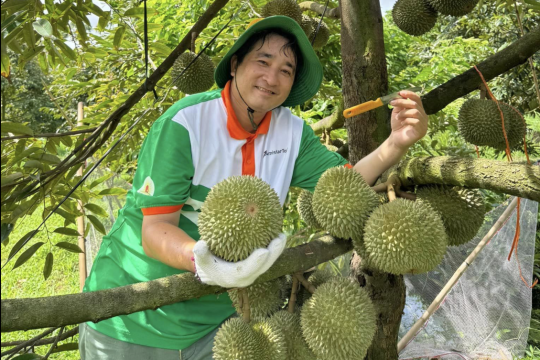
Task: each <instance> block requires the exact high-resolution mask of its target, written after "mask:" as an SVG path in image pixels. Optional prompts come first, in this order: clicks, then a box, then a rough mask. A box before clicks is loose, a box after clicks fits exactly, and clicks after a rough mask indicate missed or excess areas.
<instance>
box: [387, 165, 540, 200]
mask: <svg viewBox="0 0 540 360" xmlns="http://www.w3.org/2000/svg"><path fill="white" fill-rule="evenodd" d="M397 175H398V176H399V179H400V180H401V184H402V186H413V185H422V184H447V185H458V186H465V187H469V188H480V189H487V190H492V191H495V192H499V193H505V194H509V195H515V196H519V197H523V198H527V199H530V200H534V201H540V167H539V166H538V165H527V164H519V163H508V162H504V161H496V160H487V159H473V158H459V157H448V156H439V157H427V158H413V159H410V160H406V161H403V162H401V163H400V164H399V165H398V167H397Z"/></svg>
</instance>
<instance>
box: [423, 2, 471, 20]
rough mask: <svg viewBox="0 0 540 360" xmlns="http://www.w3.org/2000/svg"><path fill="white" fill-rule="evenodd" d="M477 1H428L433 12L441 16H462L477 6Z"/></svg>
mask: <svg viewBox="0 0 540 360" xmlns="http://www.w3.org/2000/svg"><path fill="white" fill-rule="evenodd" d="M478 1H479V0H428V2H429V4H430V5H431V6H433V8H434V9H435V10H437V11H438V12H440V13H441V14H443V15H452V16H463V15H466V14H468V13H470V12H471V11H473V9H474V7H475V6H476V5H477V4H478Z"/></svg>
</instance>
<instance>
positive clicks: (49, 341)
mask: <svg viewBox="0 0 540 360" xmlns="http://www.w3.org/2000/svg"><path fill="white" fill-rule="evenodd" d="M78 333H79V327H78V326H76V327H74V328H73V329H71V330H69V331H66V332H65V333H62V335H60V337H59V338H58V341H62V340H65V339H67V338H69V337H72V336H75V335H77V334H78ZM56 338H57V337H56V336H52V337H49V338H46V339H41V340H38V341H35V342H34V343H32V344H30V345H32V346H40V345H49V344H52V343H54V341H55V340H56ZM21 344H28V340H18V341H9V342H3V343H1V344H0V347H8V346H17V345H21Z"/></svg>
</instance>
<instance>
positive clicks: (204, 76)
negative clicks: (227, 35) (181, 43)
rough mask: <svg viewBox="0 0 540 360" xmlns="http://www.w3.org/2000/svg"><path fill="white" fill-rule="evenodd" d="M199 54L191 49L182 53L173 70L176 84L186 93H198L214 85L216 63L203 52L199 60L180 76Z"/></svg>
mask: <svg viewBox="0 0 540 360" xmlns="http://www.w3.org/2000/svg"><path fill="white" fill-rule="evenodd" d="M196 56H197V54H195V53H192V52H190V51H188V52H185V53H183V54H182V55H180V56H179V57H178V58H177V59H176V61H175V62H174V65H173V67H172V70H171V78H172V79H173V82H174V85H176V86H177V87H178V89H179V90H180V91H182V92H183V93H185V94H196V93H200V92H203V91H206V90H208V89H210V88H211V87H212V85H214V63H213V62H212V60H211V59H210V57H208V55H206V54H205V53H202V54H201V55H200V56H199V58H198V59H197V60H195V62H194V63H193V64H191V66H190V67H189V68H188V69H187V71H186V72H185V73H184V74H183V75H182V76H180V74H181V73H182V71H184V69H185V68H186V67H187V66H188V65H189V63H191V61H192V60H193V59H195V57H196Z"/></svg>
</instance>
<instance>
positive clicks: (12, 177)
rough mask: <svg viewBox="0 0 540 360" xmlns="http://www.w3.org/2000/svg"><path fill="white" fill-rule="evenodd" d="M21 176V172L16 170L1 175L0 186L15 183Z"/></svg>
mask: <svg viewBox="0 0 540 360" xmlns="http://www.w3.org/2000/svg"><path fill="white" fill-rule="evenodd" d="M22 177H23V174H22V173H21V172H16V173H13V174H9V175H8V176H3V177H2V187H4V186H8V185H11V184H13V183H15V182H16V181H17V180H19V179H20V178H22Z"/></svg>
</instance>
